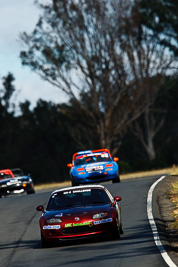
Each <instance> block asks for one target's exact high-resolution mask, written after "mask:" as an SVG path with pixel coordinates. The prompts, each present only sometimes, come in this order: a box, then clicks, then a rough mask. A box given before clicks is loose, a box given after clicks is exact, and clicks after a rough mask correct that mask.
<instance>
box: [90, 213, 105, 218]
mask: <svg viewBox="0 0 178 267" xmlns="http://www.w3.org/2000/svg"><path fill="white" fill-rule="evenodd" d="M107 215H108V213H107V212H101V213H97V214H94V215H93V219H100V218H104V217H105V216H107Z"/></svg>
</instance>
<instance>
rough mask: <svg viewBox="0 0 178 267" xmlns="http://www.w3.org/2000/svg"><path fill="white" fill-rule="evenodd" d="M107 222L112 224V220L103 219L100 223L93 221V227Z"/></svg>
mask: <svg viewBox="0 0 178 267" xmlns="http://www.w3.org/2000/svg"><path fill="white" fill-rule="evenodd" d="M108 222H112V218H108V219H103V220H101V221H95V222H94V225H97V224H101V223H108Z"/></svg>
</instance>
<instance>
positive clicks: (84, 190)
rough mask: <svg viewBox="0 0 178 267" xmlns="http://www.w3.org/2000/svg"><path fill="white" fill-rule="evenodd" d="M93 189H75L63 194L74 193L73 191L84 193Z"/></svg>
mask: <svg viewBox="0 0 178 267" xmlns="http://www.w3.org/2000/svg"><path fill="white" fill-rule="evenodd" d="M90 191H91V189H81V190H74V191H65V192H63V195H67V194H72V193H83V192H90Z"/></svg>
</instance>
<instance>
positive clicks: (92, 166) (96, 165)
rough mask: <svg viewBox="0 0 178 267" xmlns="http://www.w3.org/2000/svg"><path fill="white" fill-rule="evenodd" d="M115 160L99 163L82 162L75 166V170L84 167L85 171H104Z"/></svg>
mask: <svg viewBox="0 0 178 267" xmlns="http://www.w3.org/2000/svg"><path fill="white" fill-rule="evenodd" d="M114 163H115V162H113V161H106V162H97V163H89V164H82V165H77V166H74V169H75V170H78V169H80V168H81V169H82V168H84V170H85V171H87V172H89V171H95V170H96V171H102V170H103V169H104V168H105V167H106V166H107V165H110V164H112V165H113V164H114Z"/></svg>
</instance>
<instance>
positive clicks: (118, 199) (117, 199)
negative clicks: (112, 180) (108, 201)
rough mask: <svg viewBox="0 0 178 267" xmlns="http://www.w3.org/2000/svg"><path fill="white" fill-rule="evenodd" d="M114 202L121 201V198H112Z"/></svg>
mask: <svg viewBox="0 0 178 267" xmlns="http://www.w3.org/2000/svg"><path fill="white" fill-rule="evenodd" d="M114 200H115V201H121V200H122V198H121V197H114Z"/></svg>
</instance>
